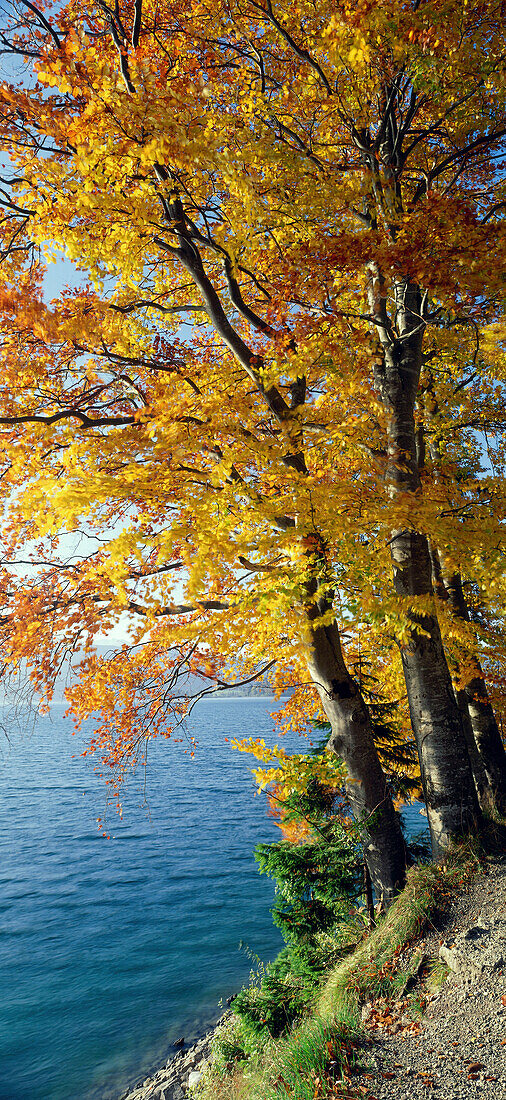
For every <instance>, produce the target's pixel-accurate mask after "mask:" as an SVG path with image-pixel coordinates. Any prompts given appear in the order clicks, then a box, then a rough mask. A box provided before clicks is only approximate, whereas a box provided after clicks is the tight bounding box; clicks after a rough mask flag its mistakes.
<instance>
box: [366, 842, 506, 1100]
mask: <svg viewBox="0 0 506 1100" xmlns="http://www.w3.org/2000/svg"><path fill="white" fill-rule="evenodd" d="M482 929H488V930H489V932H488V933H487V934H488V936H489V941H490V943H491V945H492V948H493V953H494V958H493V961H492V962H491V961H490V950H489V952H488V955H487V953H486V952H485V953H484V954H483V959H484V960H485V961H484V963H483V969H482V972H481V973H479V974H477V973H476V968H475V973H474V974H471V975H469V974H468V975H467V976H464V977H463V976H462V975H457V974H453V973H450V975H449V976H448V977H447V978H446V980H445V982H444V984H443V985H442V986H441V988H440V990H439V992H437V993H435V994H434V993H433V994H430V993H429V994H428V995H427V994H426V990H425V988H424V979H423V976H422V978H421V979H420V982H419V984H418V987H417V989H415V990H414V994H415V997H416V995H417V994H419V995H420V998H423V997H424V996H426V998H427V1008H426V1011H425V1013H424V1015H423V1016H422V1017H421V1018H420V1030H419V1031H418V1033H416V1026H417V1025H415V1026H414V1029H413V1030H412V1031H411V1032H409V1030H408V1029H407V1028H406V1030H405V1032H404V1029H403V1024H405V1023H407V1019H406V1017H405V1016H403V1015H402V1012H403V1008H402V1006H401V1005H400V1003H399V1009H398V1012H397V1019H395V1013H394V1020H393V1023H392V1024H390V1025H389V1024H388V1023H387V1024H386V1027H385V1023H384V1022H383V1023H382V1015H383V1020H384V1016H385V1012H384V1010H382V1007H381V1006H380V1008H379V1011H376V1008H375V1006H371V1007H370V1008H368V1009H367V1008H366V1009H365V1011H364V1024H365V1028H366V1034H367V1036H368V1037H367V1039H366V1040H365V1042H364V1044H363V1047H362V1050H361V1051H360V1056H361V1071H360V1072H359V1073H356V1074H354V1075H353V1078H352V1094H353V1093H354V1094H355V1095H356V1096H357V1097H359V1096H360V1097H362V1098H363V1100H383V1098H385V1100H386V1098H388V1100H406V1098H409V1100H422V1098H423V1100H427V1098H430V1097H434V1098H437V1100H461V1098H464V1097H465V1098H466V1100H473V1098H474V1097H482V1098H483V1100H504V1098H505V1096H506V939H505V938H504V937H505V932H506V860H501V859H494V860H490V861H489V863H488V867H487V871H486V872H485V874H483V875H480V876H479V877H478V878H476V879H475V880H474V881H473V882H472V883H471V884H470V886H469V888H468V890H467V891H466V892H465V893H463V894H461V895H459V897H458V898H457V899H456V900H455V902H454V903H453V904H452V906H451V908H450V909H449V910H448V911H447V912H446V913H445V914H444V915H442V916H441V917H440V918H439V919H436V920H435V922H434V926H433V928H432V931H431V933H430V935H428V936H426V937H425V940H423V941H422V942H421V943H420V944H418V945H417V949H418V950H421V951H422V952H423V954H424V955H425V956H427V957H429V958H432V959H437V958H438V954H439V948H440V946H441V945H442V944H446V945H447V947H449V948H452V945H453V944H455V941H456V943H457V945H458V944H460V943H464V944H465V943H467V944H468V945H470V946H471V948H474V945H475V943H476V942H477V941H480V939H481V936H482ZM463 934H464V937H463ZM483 935H485V932H483ZM478 970H479V967H478ZM368 1016H369V1020H370V1022H371V1023H372V1026H371V1028H370V1030H368V1022H369V1021H368ZM375 1020H377V1022H378V1023H379V1025H380V1026H379V1028H378V1027H377V1026H374V1025H375ZM388 1029H390V1033H388ZM392 1031H394V1032H396V1033H395V1034H392V1033H391V1032H392ZM348 1095H350V1093H348Z"/></svg>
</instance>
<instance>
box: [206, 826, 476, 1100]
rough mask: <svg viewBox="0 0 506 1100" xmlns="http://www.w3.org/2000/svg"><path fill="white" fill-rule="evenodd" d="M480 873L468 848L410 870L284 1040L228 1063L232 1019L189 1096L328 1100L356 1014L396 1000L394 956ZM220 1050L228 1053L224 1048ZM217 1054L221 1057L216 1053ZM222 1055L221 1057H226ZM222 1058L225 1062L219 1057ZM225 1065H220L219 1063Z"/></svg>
mask: <svg viewBox="0 0 506 1100" xmlns="http://www.w3.org/2000/svg"><path fill="white" fill-rule="evenodd" d="M479 866H480V862H479V857H478V856H477V855H476V854H475V852H474V851H473V849H472V847H471V846H470V845H469V846H462V847H459V848H455V849H454V850H453V851H452V852H450V853H449V854H448V855H447V857H446V863H445V864H444V865H443V866H442V867H440V866H438V865H436V864H422V865H418V866H416V867H413V868H411V870H410V871H409V873H408V877H407V882H406V886H405V888H404V890H403V891H402V894H400V895H399V897H398V898H397V899H396V901H395V902H394V904H393V905H392V906H391V908H390V910H389V912H388V914H387V916H386V917H385V919H384V920H382V921H381V923H380V924H379V925H378V926H377V928H376V929H375V930H374V931H373V932H372V933H371V934H370V935H368V937H367V939H365V940H364V941H363V943H362V944H360V945H359V946H358V947H357V949H356V950H355V951H354V952H353V954H351V955H350V956H348V957H347V958H346V959H344V960H343V961H341V962H340V963H339V964H338V965H337V966H334V967H333V968H332V969H330V971H329V973H328V974H327V977H326V979H325V981H324V983H323V985H322V987H321V989H320V991H319V992H318V994H317V996H316V998H315V1000H314V1004H313V1006H312V1010H311V1013H310V1014H308V1015H307V1016H306V1018H305V1019H304V1020H302V1021H301V1022H300V1023H298V1024H297V1025H296V1026H294V1027H293V1028H292V1029H291V1031H290V1032H289V1034H288V1035H287V1036H286V1037H285V1038H283V1039H278V1040H277V1041H274V1040H271V1041H270V1042H268V1043H267V1044H266V1046H265V1048H264V1050H263V1051H261V1050H259V1049H256V1050H255V1049H252V1051H251V1054H250V1056H249V1057H248V1058H246V1059H244V1055H242V1057H243V1061H241V1062H238V1061H236V1060H234V1027H236V1026H237V1025H236V1024H234V1018H233V1017H232V1018H231V1020H230V1021H228V1022H227V1024H226V1028H228V1032H227V1031H226V1032H225V1035H224V1038H222V1040H221V1047H220V1036H219V1035H218V1036H217V1039H216V1055H215V1061H214V1063H210V1064H209V1065H208V1067H207V1069H206V1070H205V1071H204V1074H203V1077H202V1079H201V1081H200V1082H199V1085H198V1086H197V1089H196V1090H195V1093H194V1095H195V1097H196V1100H288V1098H290V1100H332V1098H333V1097H335V1095H336V1093H335V1088H334V1084H335V1082H336V1081H339V1080H341V1081H342V1082H345V1081H346V1077H347V1075H348V1072H349V1069H350V1066H351V1065H352V1064H353V1058H354V1054H353V1050H354V1045H355V1043H356V1042H357V1040H358V1039H359V1038H360V1033H361V1024H360V1009H361V1004H362V1003H363V1002H364V1001H366V1000H373V999H374V998H376V997H379V996H383V997H384V996H388V995H394V996H396V995H398V991H399V985H400V984H405V982H406V979H407V978H408V977H409V970H408V971H406V970H405V971H401V970H400V969H399V967H398V965H397V961H398V957H399V954H400V952H401V950H402V949H403V948H404V947H405V946H406V945H408V944H409V943H411V942H412V941H413V940H416V938H417V937H418V936H420V934H421V932H422V930H423V929H424V928H425V927H426V926H427V924H428V923H430V920H431V916H433V915H434V914H435V913H436V911H437V910H439V909H442V908H445V907H446V906H447V905H448V904H449V902H450V901H451V899H452V897H453V896H454V894H455V892H456V891H457V890H458V889H460V888H461V887H462V886H463V885H464V883H465V882H466V880H467V879H469V878H470V877H471V876H472V875H473V874H475V873H476V872H477V871H478V869H479ZM227 1044H228V1045H227ZM220 1050H221V1053H220ZM227 1051H228V1055H227ZM224 1052H225V1055H224ZM227 1058H228V1060H227Z"/></svg>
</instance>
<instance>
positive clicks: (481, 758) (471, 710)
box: [442, 564, 506, 814]
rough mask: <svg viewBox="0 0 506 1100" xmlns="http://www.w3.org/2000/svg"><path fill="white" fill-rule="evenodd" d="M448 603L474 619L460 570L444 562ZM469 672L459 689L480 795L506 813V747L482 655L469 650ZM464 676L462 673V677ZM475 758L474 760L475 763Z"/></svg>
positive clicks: (456, 611) (457, 614) (485, 803)
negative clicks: (484, 672) (491, 697)
mask: <svg viewBox="0 0 506 1100" xmlns="http://www.w3.org/2000/svg"><path fill="white" fill-rule="evenodd" d="M442 574H443V581H444V585H445V590H446V592H447V596H448V603H449V605H450V607H451V609H452V612H453V614H454V615H455V617H456V618H459V619H462V620H463V621H464V622H470V621H471V620H470V615H469V608H468V606H467V603H466V598H465V595H464V590H463V588H462V577H461V575H460V573H459V572H452V573H448V572H447V571H446V570H445V568H444V564H443V566H442ZM467 666H468V674H467V675H466V676H465V681H464V682H463V683H462V682H461V685H460V687H459V689H458V692H457V698H459V701H461V705H462V706H464V705H465V707H466V708H467V711H468V714H469V721H470V724H471V729H472V734H473V737H474V742H475V746H476V748H477V753H478V756H477V757H476V755H475V754H474V753H473V752H471V753H470V756H471V764H472V765H473V774H474V778H475V783H476V788H477V791H478V798H479V801H480V805H481V807H482V809H484V810H486V811H487V812H488V813H491V814H495V813H499V814H506V751H505V748H504V745H503V741H502V737H501V734H500V731H499V727H498V725H497V721H496V717H495V714H494V710H493V707H492V704H491V702H490V698H489V695H488V691H487V685H486V682H485V677H484V674H483V669H482V667H481V664H480V661H479V658H478V657H477V655H476V654H475V653H469V657H468V660H467ZM462 679H463V677H461V681H462ZM473 759H474V764H473Z"/></svg>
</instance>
